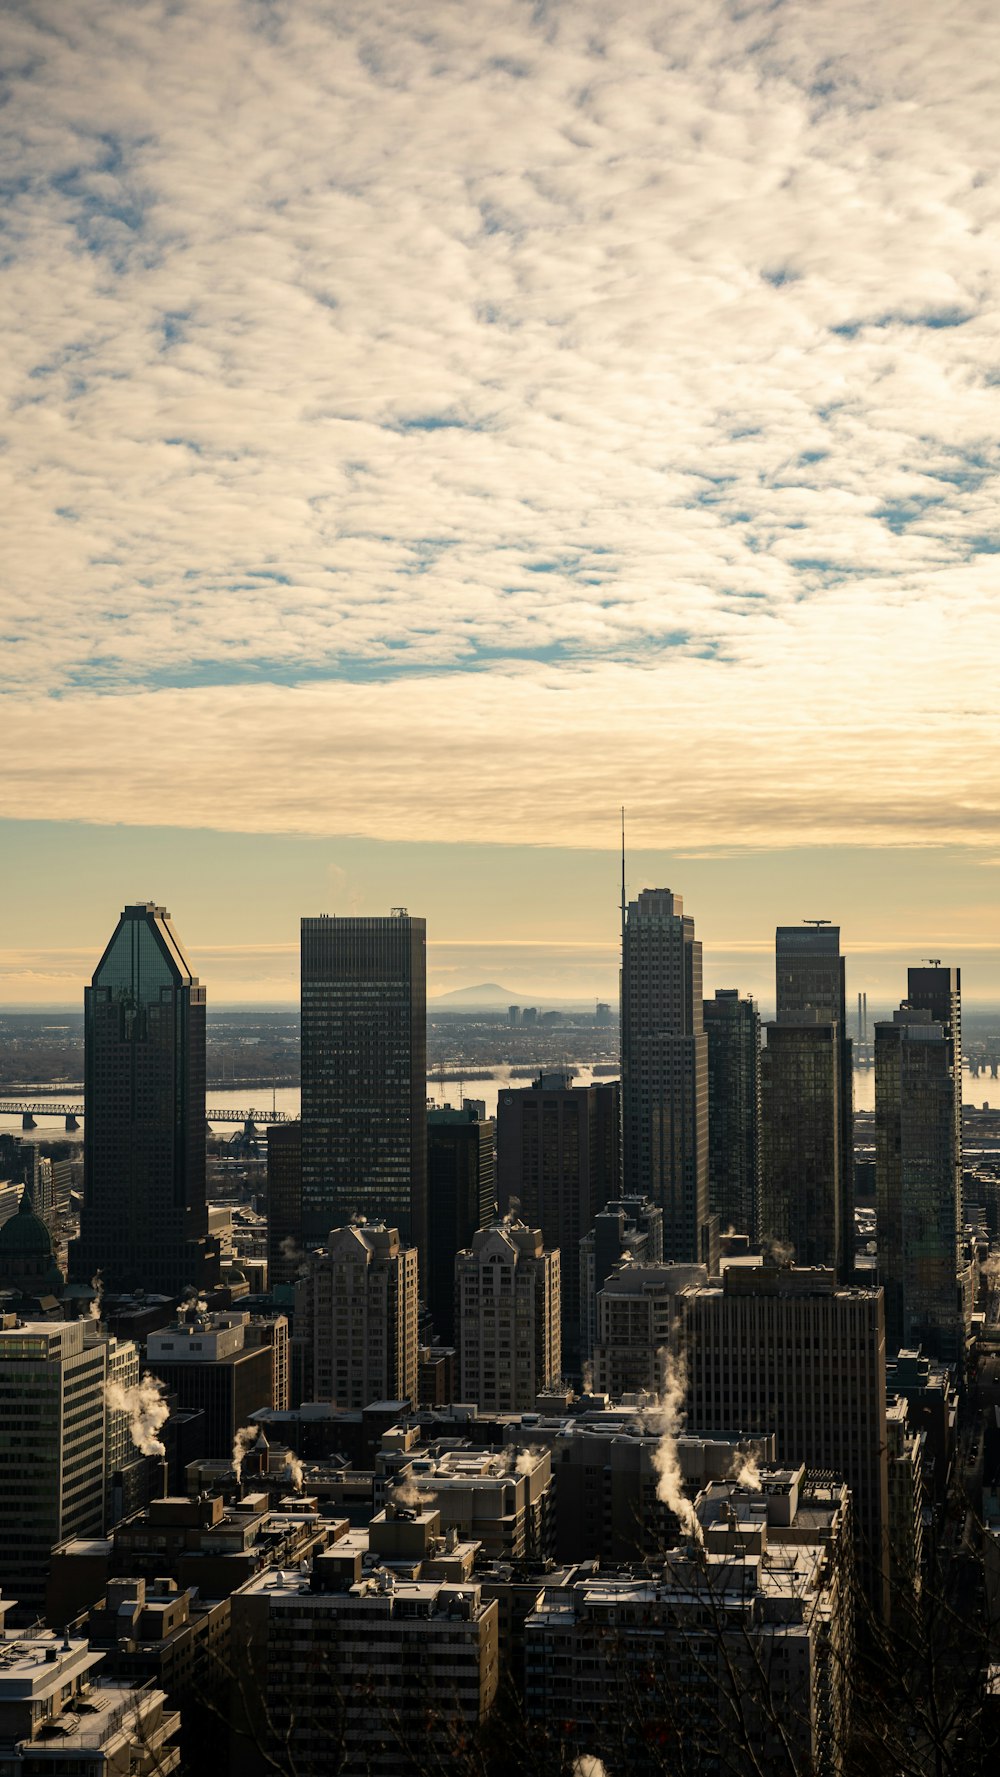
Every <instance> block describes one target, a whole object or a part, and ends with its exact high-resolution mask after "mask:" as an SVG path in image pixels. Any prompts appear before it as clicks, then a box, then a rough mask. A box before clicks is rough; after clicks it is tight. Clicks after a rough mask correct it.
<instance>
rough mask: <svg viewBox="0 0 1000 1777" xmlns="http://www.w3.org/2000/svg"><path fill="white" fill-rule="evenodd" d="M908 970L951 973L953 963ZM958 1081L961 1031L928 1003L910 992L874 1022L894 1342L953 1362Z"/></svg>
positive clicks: (957, 1333)
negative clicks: (939, 1019) (888, 1018)
mask: <svg viewBox="0 0 1000 1777" xmlns="http://www.w3.org/2000/svg"><path fill="white" fill-rule="evenodd" d="M910 972H911V974H913V973H917V974H921V975H931V976H936V975H938V974H940V975H943V976H947V975H949V974H950V973H952V971H950V970H945V969H941V970H935V969H930V970H919V971H913V970H911V971H910ZM956 1098H957V1099H958V1100H959V1101H960V1099H961V1082H960V1079H959V1078H958V1077H957V1075H956V1068H955V1046H954V1041H953V1038H952V1037H951V1035H950V1034H949V1032H948V1030H946V1028H945V1026H944V1025H942V1024H939V1023H935V1022H934V1021H933V1020H932V1018H931V1013H930V1010H929V1008H927V1007H916V1006H911V1005H908V1004H906V1003H905V1002H904V1004H903V1005H902V1006H900V1008H899V1010H898V1012H895V1013H894V1014H893V1018H892V1022H891V1023H888V1022H885V1023H878V1024H876V1026H875V1180H876V1193H877V1203H878V1218H877V1228H878V1256H879V1275H880V1279H881V1282H882V1285H883V1288H884V1289H885V1312H886V1334H887V1339H888V1344H889V1349H890V1350H891V1351H893V1352H895V1351H898V1350H899V1348H900V1346H906V1347H909V1348H912V1347H914V1346H918V1345H919V1346H923V1347H924V1349H925V1350H926V1351H927V1352H928V1353H929V1354H932V1355H934V1356H936V1357H941V1358H945V1359H947V1360H950V1361H951V1362H954V1361H955V1360H956V1359H957V1358H958V1357H959V1356H960V1355H961V1353H962V1350H963V1346H964V1336H965V1325H964V1319H963V1315H962V1302H961V1291H960V1286H959V1283H958V1269H959V1242H960V1239H961V1233H962V1149H961V1112H960V1108H959V1115H958V1118H957V1119H956Z"/></svg>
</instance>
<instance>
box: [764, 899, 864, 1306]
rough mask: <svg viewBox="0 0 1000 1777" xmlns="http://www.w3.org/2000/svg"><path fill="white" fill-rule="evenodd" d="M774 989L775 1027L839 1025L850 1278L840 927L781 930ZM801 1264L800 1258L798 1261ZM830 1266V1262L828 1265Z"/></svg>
mask: <svg viewBox="0 0 1000 1777" xmlns="http://www.w3.org/2000/svg"><path fill="white" fill-rule="evenodd" d="M775 977H776V980H775V985H776V988H777V1016H778V1022H779V1024H780V1023H782V1022H783V1019H784V1016H785V1014H787V1013H791V1014H794V1015H798V1014H799V1013H802V1012H809V1013H815V1014H817V1015H818V1017H819V1018H820V1019H830V1020H832V1021H833V1022H835V1023H836V1026H837V1050H838V1063H839V1070H840V1089H839V1097H840V1141H839V1150H840V1151H839V1159H838V1166H839V1186H840V1209H839V1222H840V1227H841V1230H842V1243H841V1249H840V1258H839V1261H838V1275H839V1276H840V1277H841V1279H842V1280H843V1281H844V1282H848V1283H849V1282H850V1280H851V1278H852V1277H853V1275H854V1046H853V1044H852V1042H851V1039H850V1036H849V1035H848V1029H847V988H846V981H845V966H844V958H843V957H842V955H841V953H840V927H839V926H831V925H824V924H822V923H817V922H816V921H813V922H812V923H807V924H805V925H801V926H779V927H778V929H777V932H776V934H775ZM803 1262H804V1261H801V1260H800V1263H803ZM828 1262H830V1261H828Z"/></svg>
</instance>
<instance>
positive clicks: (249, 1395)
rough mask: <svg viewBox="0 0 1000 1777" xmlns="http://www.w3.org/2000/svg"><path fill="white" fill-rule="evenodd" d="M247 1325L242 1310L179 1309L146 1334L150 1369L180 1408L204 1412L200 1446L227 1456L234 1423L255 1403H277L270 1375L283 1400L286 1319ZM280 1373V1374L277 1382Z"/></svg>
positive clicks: (247, 1414)
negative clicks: (170, 1321) (167, 1321)
mask: <svg viewBox="0 0 1000 1777" xmlns="http://www.w3.org/2000/svg"><path fill="white" fill-rule="evenodd" d="M266 1330H267V1333H268V1336H267V1337H265V1336H264V1329H262V1328H257V1329H252V1328H251V1317H250V1315H249V1314H248V1313H247V1312H246V1310H241V1309H233V1308H230V1309H226V1310H225V1311H224V1312H217V1313H212V1314H210V1313H202V1312H199V1310H198V1309H197V1308H192V1309H185V1310H182V1312H181V1314H180V1315H179V1316H178V1318H177V1320H176V1321H174V1323H173V1325H172V1326H169V1327H164V1328H163V1329H162V1331H161V1332H157V1333H150V1335H149V1338H148V1339H147V1341H146V1358H147V1361H148V1363H149V1367H150V1370H151V1371H152V1373H153V1374H154V1375H155V1376H157V1377H158V1378H159V1380H160V1381H161V1382H163V1383H165V1385H166V1387H167V1388H168V1389H169V1390H170V1392H171V1393H173V1394H176V1396H177V1401H178V1405H179V1406H180V1407H183V1408H185V1409H186V1410H191V1411H196V1410H197V1409H199V1408H201V1409H202V1410H203V1411H204V1413H205V1449H206V1453H207V1454H208V1455H209V1456H228V1455H229V1453H230V1451H231V1450H232V1448H233V1440H234V1439H235V1437H236V1433H237V1432H238V1431H239V1429H240V1427H241V1426H243V1425H245V1424H246V1421H247V1420H248V1419H249V1417H250V1415H251V1413H254V1412H256V1411H257V1409H258V1408H259V1407H270V1408H273V1407H275V1406H277V1402H276V1401H275V1399H274V1391H275V1380H276V1376H277V1378H278V1381H279V1386H284V1388H285V1390H286V1399H287V1375H288V1322H287V1320H286V1319H285V1317H284V1315H279V1316H277V1317H276V1320H275V1321H274V1322H272V1323H271V1325H270V1326H269V1327H268V1328H267V1329H266ZM282 1376H283V1377H284V1378H285V1381H284V1383H283V1384H282V1383H281V1378H282Z"/></svg>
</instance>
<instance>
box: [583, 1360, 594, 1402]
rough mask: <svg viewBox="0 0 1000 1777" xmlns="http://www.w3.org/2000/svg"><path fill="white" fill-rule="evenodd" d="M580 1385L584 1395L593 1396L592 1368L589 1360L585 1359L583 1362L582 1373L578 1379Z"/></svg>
mask: <svg viewBox="0 0 1000 1777" xmlns="http://www.w3.org/2000/svg"><path fill="white" fill-rule="evenodd" d="M580 1385H581V1387H582V1389H583V1392H584V1394H593V1392H594V1366H593V1364H592V1363H591V1361H590V1359H589V1358H587V1359H586V1360H585V1362H584V1365H583V1373H582V1375H581V1377H580Z"/></svg>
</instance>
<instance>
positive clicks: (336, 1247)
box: [295, 1222, 418, 1408]
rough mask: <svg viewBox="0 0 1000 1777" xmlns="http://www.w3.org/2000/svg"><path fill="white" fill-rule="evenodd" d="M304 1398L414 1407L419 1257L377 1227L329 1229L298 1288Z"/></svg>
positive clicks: (297, 1335)
mask: <svg viewBox="0 0 1000 1777" xmlns="http://www.w3.org/2000/svg"><path fill="white" fill-rule="evenodd" d="M295 1343H296V1345H297V1346H298V1348H299V1351H300V1355H301V1363H302V1387H303V1398H304V1399H307V1400H309V1399H312V1400H322V1401H333V1402H335V1403H336V1405H337V1406H338V1407H354V1408H357V1407H367V1406H368V1405H369V1404H370V1403H371V1402H372V1401H385V1400H392V1401H401V1400H409V1401H412V1402H414V1403H415V1402H416V1400H417V1375H418V1344H417V1249H416V1247H415V1246H403V1244H402V1242H401V1241H400V1238H399V1233H398V1231H397V1230H396V1229H395V1228H386V1227H385V1226H384V1225H383V1223H381V1222H357V1223H351V1224H350V1225H349V1226H348V1227H346V1228H334V1229H333V1230H332V1231H331V1233H330V1237H329V1239H328V1241H327V1243H326V1250H325V1252H321V1253H316V1254H315V1255H314V1256H313V1258H312V1260H311V1263H310V1266H309V1270H308V1272H307V1273H306V1275H305V1276H304V1277H300V1278H299V1280H298V1282H297V1283H296V1285H295Z"/></svg>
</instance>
